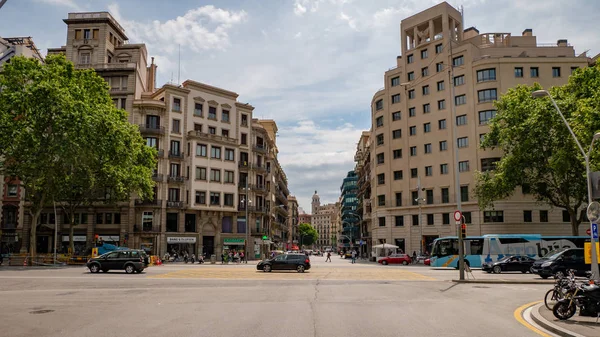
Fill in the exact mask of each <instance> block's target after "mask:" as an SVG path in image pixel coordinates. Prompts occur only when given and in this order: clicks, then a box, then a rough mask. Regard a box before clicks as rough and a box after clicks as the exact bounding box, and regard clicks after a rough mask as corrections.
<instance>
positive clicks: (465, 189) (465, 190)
mask: <svg viewBox="0 0 600 337" xmlns="http://www.w3.org/2000/svg"><path fill="white" fill-rule="evenodd" d="M460 201H463V202H467V201H469V186H461V187H460Z"/></svg>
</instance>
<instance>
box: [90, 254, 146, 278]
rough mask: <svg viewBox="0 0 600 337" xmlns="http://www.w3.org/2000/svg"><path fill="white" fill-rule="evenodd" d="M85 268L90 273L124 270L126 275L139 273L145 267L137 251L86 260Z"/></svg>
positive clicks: (142, 258)
mask: <svg viewBox="0 0 600 337" xmlns="http://www.w3.org/2000/svg"><path fill="white" fill-rule="evenodd" d="M86 265H87V267H88V269H89V270H90V272H92V273H98V272H100V270H102V271H103V272H105V273H106V272H108V271H109V270H111V269H116V270H125V272H126V273H127V274H133V273H141V272H142V271H143V270H144V268H145V267H146V265H145V264H144V256H143V255H142V254H140V252H139V251H138V250H119V251H114V252H108V253H106V254H103V255H100V256H98V257H94V258H91V259H89V260H88V262H87V264H86Z"/></svg>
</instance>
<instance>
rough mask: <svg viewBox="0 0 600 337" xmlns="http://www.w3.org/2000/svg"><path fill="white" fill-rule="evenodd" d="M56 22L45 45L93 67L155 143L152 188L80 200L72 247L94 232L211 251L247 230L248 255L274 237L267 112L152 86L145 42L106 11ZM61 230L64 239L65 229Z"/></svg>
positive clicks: (281, 192) (277, 206)
mask: <svg viewBox="0 0 600 337" xmlns="http://www.w3.org/2000/svg"><path fill="white" fill-rule="evenodd" d="M64 21H65V22H66V23H67V44H66V46H63V47H61V48H54V49H49V51H48V53H49V54H55V53H64V54H65V55H66V57H67V59H69V60H71V61H73V62H74V63H75V65H76V67H77V68H92V69H95V70H96V71H97V72H98V73H99V75H101V76H102V77H104V78H105V80H106V81H107V82H108V84H109V86H110V93H111V96H112V97H113V101H114V103H115V105H116V106H117V107H119V108H122V109H125V110H127V111H128V112H129V120H130V122H131V123H133V124H136V125H139V127H140V132H141V134H142V136H143V137H144V138H145V139H146V142H147V145H148V146H152V147H155V148H156V149H157V150H158V165H157V168H156V170H155V173H154V176H153V179H154V180H155V181H156V186H155V188H154V195H153V197H151V198H148V199H145V200H142V199H139V198H137V199H136V198H135V196H134V198H132V200H131V201H130V202H129V203H121V204H118V205H105V204H102V203H96V204H94V205H92V207H86V208H83V209H82V210H81V213H79V214H78V216H77V217H78V221H79V222H80V225H78V226H76V228H75V242H76V249H75V250H76V251H75V253H80V254H85V252H86V251H87V250H89V249H90V247H92V246H93V244H94V240H95V238H96V236H98V237H99V239H102V240H103V241H104V242H108V243H114V244H117V245H124V246H129V247H135V248H143V249H146V250H147V251H148V252H150V253H152V254H160V255H162V254H164V253H165V252H167V251H168V252H169V253H172V252H177V253H181V252H184V251H185V252H188V253H189V254H192V253H194V254H201V253H204V254H207V255H209V256H210V255H212V254H216V255H217V256H220V255H221V253H222V252H224V251H227V250H233V249H235V250H243V249H246V247H245V246H246V242H247V240H246V237H248V247H247V250H248V252H249V257H250V258H255V257H256V258H258V257H260V256H261V254H266V252H267V251H268V250H270V249H271V248H272V247H271V245H272V244H281V242H282V240H283V239H282V238H284V237H285V235H286V234H287V232H288V228H286V227H285V228H284V223H285V222H286V220H287V218H288V216H289V214H288V210H287V207H288V199H287V197H288V195H289V191H288V189H287V178H286V176H285V173H284V172H283V170H282V169H281V166H280V165H279V162H278V160H277V153H278V149H277V146H276V138H275V134H276V132H277V125H276V123H275V121H273V120H258V119H255V118H253V117H252V116H253V110H254V107H253V106H251V105H249V104H245V103H240V102H238V101H237V97H238V94H237V93H235V92H231V91H228V90H225V89H221V88H217V87H214V86H210V85H207V84H204V83H199V82H196V81H192V80H187V81H185V82H183V83H182V84H181V85H174V84H166V85H164V86H162V87H161V88H159V89H156V85H155V82H156V69H157V66H156V65H155V64H154V60H153V59H152V63H151V64H150V65H149V66H148V65H147V63H146V59H147V52H146V47H145V45H144V44H129V43H128V41H127V37H126V35H125V32H124V30H123V29H122V27H121V26H120V25H119V24H118V23H117V22H116V21H115V20H114V18H113V17H112V16H111V15H110V14H109V13H107V12H94V13H70V14H69V18H68V19H66V20H64ZM246 214H248V219H246ZM58 216H59V219H58V220H59V221H58V222H59V231H60V232H61V234H64V233H68V231H67V229H66V227H67V226H66V225H65V221H64V214H62V213H61V212H59V214H58ZM28 222H30V220H28V221H25V226H24V227H25V228H24V233H25V232H27V230H28V229H29V226H30V224H29V223H28ZM46 223H47V224H52V223H54V214H51V213H50V212H48V213H44V214H43V215H42V217H41V225H42V226H41V227H38V228H40V229H38V240H39V242H41V244H40V243H38V252H40V253H44V252H46V251H49V249H50V247H51V246H52V244H53V243H52V239H51V235H49V234H50V233H49V231H48V230H47V229H46V228H45V227H44V226H43V224H46ZM46 227H48V226H46ZM264 235H267V236H269V238H270V239H271V240H263V239H262V237H263V236H264ZM25 237H27V236H26V235H25ZM61 237H62V239H63V246H64V247H66V242H68V235H66V234H64V235H61ZM65 241H66V242H65ZM40 246H43V247H46V249H40Z"/></svg>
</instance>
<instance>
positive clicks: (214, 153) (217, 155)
mask: <svg viewBox="0 0 600 337" xmlns="http://www.w3.org/2000/svg"><path fill="white" fill-rule="evenodd" d="M210 157H211V158H214V159H221V147H219V146H214V145H212V146H211V147H210Z"/></svg>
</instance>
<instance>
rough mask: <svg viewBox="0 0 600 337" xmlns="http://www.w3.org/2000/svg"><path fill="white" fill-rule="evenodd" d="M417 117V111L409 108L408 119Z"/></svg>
mask: <svg viewBox="0 0 600 337" xmlns="http://www.w3.org/2000/svg"><path fill="white" fill-rule="evenodd" d="M416 115H417V109H416V108H414V107H412V108H408V117H415V116H416Z"/></svg>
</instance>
